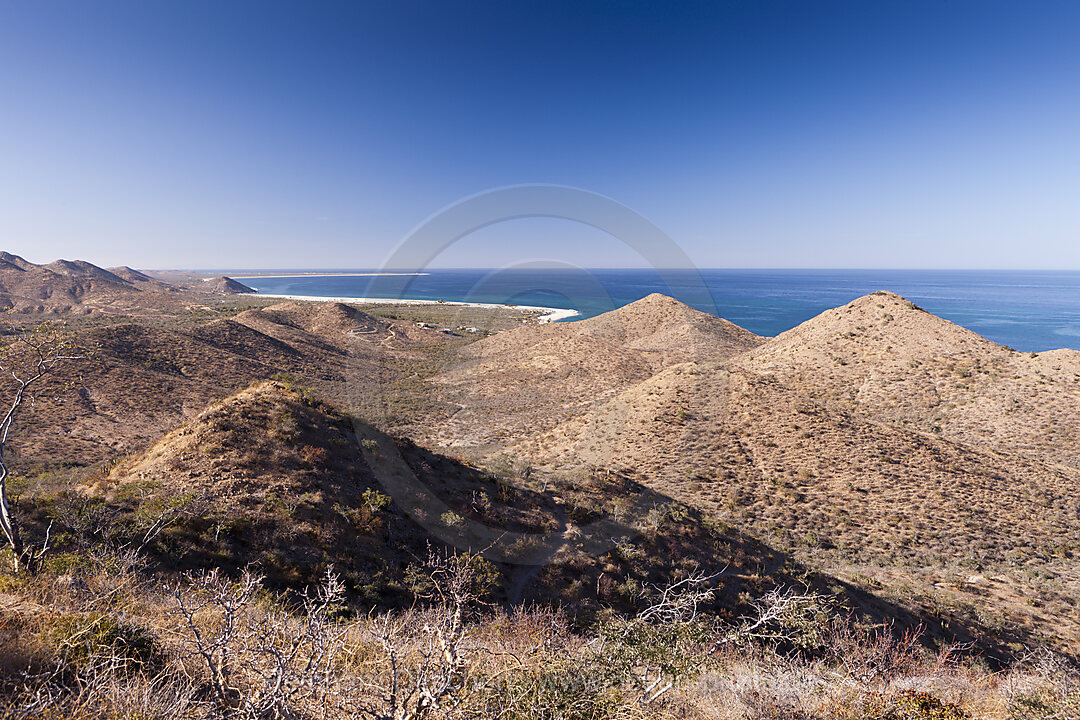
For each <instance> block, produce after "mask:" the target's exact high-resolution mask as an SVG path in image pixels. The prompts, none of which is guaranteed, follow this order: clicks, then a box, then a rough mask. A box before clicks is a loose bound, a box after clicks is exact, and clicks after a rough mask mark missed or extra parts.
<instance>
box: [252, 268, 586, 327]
mask: <svg viewBox="0 0 1080 720" xmlns="http://www.w3.org/2000/svg"><path fill="white" fill-rule="evenodd" d="M290 277H292V276H290ZM245 296H246V297H264V298H275V299H281V300H307V301H311V302H338V303H342V304H344V305H350V304H351V305H439V306H445V305H457V306H459V307H474V308H491V309H500V308H501V309H504V310H521V311H525V312H539V313H542V314H541V315H540V316H539V317H537V318H536V321H537V322H538V323H541V324H546V323H552V322H557V321H559V320H566V319H567V318H572V317H577V316H578V315H580V314H581V313H580V312H578V311H577V310H567V309H565V308H553V307H543V306H541V305H507V304H503V303H482V302H464V301H461V300H414V299H411V298H351V297H330V296H327V295H285V294H279V293H237V294H236V296H235V297H245Z"/></svg>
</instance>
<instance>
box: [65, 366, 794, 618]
mask: <svg viewBox="0 0 1080 720" xmlns="http://www.w3.org/2000/svg"><path fill="white" fill-rule="evenodd" d="M362 438H363V439H362ZM396 454H400V457H401V458H402V460H404V462H405V463H406V464H407V466H408V468H409V469H410V470H411V471H412V472H413V473H415V474H416V476H417V477H418V478H419V479H420V480H421V482H422V483H423V484H424V485H425V486H426V487H428V488H429V489H430V490H431V491H433V492H435V493H436V494H437V495H438V496H439V497H440V498H441V500H442V501H443V502H445V503H446V504H447V505H448V506H449V507H450V508H451V509H452V510H453V511H454V512H456V513H457V514H458V515H459V516H460V518H470V519H472V520H475V521H477V522H481V523H484V524H485V525H487V526H489V527H493V528H499V529H501V530H506V531H510V532H522V533H541V532H544V531H551V530H552V528H553V527H556V528H559V529H561V530H562V531H563V534H564V535H565V537H566V538H567V546H566V547H565V548H564V549H563V551H561V552H560V554H559V555H558V556H557V557H556V562H555V563H554V564H552V565H549V566H548V567H546V568H545V569H544V571H543V572H542V573H539V574H538V573H535V572H532V571H531V569H530V568H515V567H513V566H504V567H503V568H502V570H503V572H504V591H505V592H506V593H510V594H512V595H513V596H515V597H521V596H522V595H523V594H527V595H529V596H531V597H533V598H534V599H535V600H537V601H541V602H546V603H551V602H559V601H567V600H573V601H574V603H575V611H584V610H586V609H590V608H591V609H592V610H599V609H600V608H601V607H604V606H611V605H613V604H614V605H626V604H627V603H632V602H634V601H635V600H636V599H637V598H636V596H634V595H633V594H631V595H627V594H626V593H625V592H620V591H619V589H618V587H617V584H616V583H613V582H608V583H604V582H602V578H603V577H604V575H605V573H606V574H610V575H612V576H614V577H618V578H621V580H620V582H623V581H626V579H627V578H633V579H634V580H635V581H636V582H639V583H641V582H658V581H661V580H662V579H663V578H664V577H668V576H670V573H672V572H673V571H674V568H675V567H676V565H677V564H680V563H681V565H682V566H687V565H689V564H691V563H699V564H701V565H702V566H704V567H721V566H726V567H727V568H728V570H727V572H726V573H725V577H724V580H723V582H722V585H723V587H724V588H725V590H726V592H725V593H724V595H723V598H722V599H721V605H722V606H726V607H731V606H733V605H735V604H736V603H737V602H738V597H739V593H740V592H743V591H744V590H749V589H754V590H756V591H760V590H762V589H763V588H766V587H768V586H770V584H771V583H772V582H773V581H774V579H775V578H768V577H767V576H768V575H770V574H772V573H775V572H776V571H777V570H778V569H779V568H780V567H781V566H782V565H784V562H785V561H784V558H783V557H782V556H781V555H779V554H777V553H775V552H774V551H772V550H770V549H769V548H767V547H766V546H764V545H762V544H760V543H757V542H755V541H753V540H751V539H749V538H746V537H745V536H741V535H740V534H738V533H735V532H733V531H724V530H722V529H717V528H713V529H708V526H707V524H703V523H702V522H701V517H700V515H699V514H698V513H696V511H694V510H692V509H690V508H687V507H685V506H681V505H679V504H678V503H676V502H673V501H672V500H670V499H669V498H666V497H663V496H661V495H658V494H656V493H654V492H650V491H648V490H647V489H645V488H642V487H641V486H639V485H637V484H636V483H634V482H632V481H630V480H629V479H627V478H625V477H620V476H615V475H610V474H601V475H599V476H597V477H594V478H583V479H582V481H581V482H579V483H578V487H570V486H565V487H560V488H559V490H558V497H549V496H548V495H547V494H544V493H540V492H537V491H536V489H534V488H532V487H530V483H529V481H528V480H527V479H525V478H522V477H519V476H516V475H513V474H504V475H501V476H494V475H491V474H488V473H484V472H481V471H478V470H476V469H474V468H472V467H469V466H467V465H464V464H462V463H461V462H459V461H457V460H454V459H452V458H448V457H445V456H441V455H438V454H434V453H431V452H428V451H426V450H424V449H423V448H420V447H417V446H416V445H413V444H411V443H408V442H398V443H395V442H394V441H393V440H391V439H390V438H388V437H386V436H384V435H382V434H380V433H378V432H377V431H375V430H374V429H373V428H370V427H367V426H364V425H362V424H360V425H354V424H353V421H352V420H351V419H350V418H348V417H346V416H344V415H343V414H341V413H340V412H339V411H337V410H336V409H335V408H334V407H333V406H330V405H326V404H324V403H321V402H317V401H312V400H311V399H310V398H306V397H305V396H303V395H302V394H300V393H297V392H296V391H294V390H292V389H290V388H289V387H287V386H286V385H284V384H282V383H278V382H261V383H257V384H255V385H253V386H251V387H249V388H247V389H245V390H243V391H241V392H239V393H236V394H234V395H232V396H230V397H228V398H226V399H224V400H222V401H219V402H216V403H214V404H212V405H211V406H210V407H209V408H207V409H205V410H204V411H203V412H201V413H199V415H197V416H196V417H195V418H194V419H192V420H191V421H189V422H188V423H186V424H184V425H183V426H182V427H180V428H177V429H175V430H173V431H171V432H169V433H168V434H166V435H165V436H164V437H162V438H161V439H159V440H158V441H157V442H155V443H154V444H153V445H151V446H150V447H149V448H148V449H147V450H145V451H144V452H142V453H139V454H137V455H135V456H132V457H130V458H128V459H126V460H124V461H123V462H121V463H119V464H118V465H117V466H116V467H115V468H113V469H112V470H111V472H110V473H109V474H108V475H106V476H104V477H99V478H96V479H94V480H93V481H91V483H90V484H88V485H87V486H86V487H85V488H84V491H85V492H87V493H88V494H90V495H92V496H96V497H99V498H102V499H104V500H105V501H107V502H108V503H110V504H111V505H113V506H115V507H120V508H126V509H129V510H131V511H134V512H135V513H140V512H141V513H144V514H145V513H147V512H150V511H151V510H150V509H151V508H154V507H158V506H160V504H161V503H162V502H163V501H165V502H188V503H190V505H191V508H192V518H191V520H190V521H188V522H186V523H184V524H182V525H181V526H179V527H177V528H174V529H173V530H172V531H171V532H170V533H169V534H168V535H167V537H166V539H165V540H164V541H163V542H162V544H161V545H160V546H159V548H158V552H159V553H162V554H166V555H167V556H168V557H167V558H166V557H165V555H162V560H166V559H167V560H168V561H169V562H170V563H175V564H178V565H179V566H180V567H201V566H218V567H225V568H227V569H236V568H239V567H243V566H245V565H247V564H248V563H252V562H254V563H255V564H256V566H257V567H258V568H259V569H260V571H262V572H266V573H268V575H269V576H270V577H271V579H272V580H273V581H274V582H275V583H281V584H292V585H295V584H296V583H297V582H300V581H306V580H310V579H313V578H315V577H318V575H319V574H320V573H321V572H323V571H324V570H325V568H326V566H327V565H329V564H333V565H334V566H335V569H336V570H338V571H339V572H342V573H343V574H344V575H345V577H346V578H347V579H348V580H349V582H350V585H351V586H352V588H353V589H354V590H355V591H356V592H358V593H361V594H363V595H364V596H365V597H366V598H367V599H368V600H370V601H373V602H378V601H380V600H390V599H393V596H394V595H395V594H401V593H404V592H405V588H404V585H403V583H404V578H405V575H404V572H403V571H404V568H405V567H407V566H408V565H409V564H410V563H412V562H416V558H417V557H420V556H422V555H423V553H424V552H425V549H426V546H427V543H429V542H436V544H437V542H438V541H437V539H436V538H435V537H434V536H432V535H430V534H429V533H428V531H427V530H425V529H424V528H423V527H421V526H419V525H417V524H416V523H415V522H414V521H413V520H411V519H409V518H407V517H406V514H405V513H404V512H403V509H402V508H400V507H398V506H397V504H396V501H390V500H389V498H388V497H384V498H383V500H382V501H380V500H379V496H380V494H381V490H382V488H381V486H380V485H379V481H378V479H377V473H378V472H380V471H381V470H380V468H382V469H383V470H385V469H386V468H387V467H390V465H388V460H387V458H388V457H389V456H390V455H396ZM391 464H392V463H391ZM601 496H602V498H601ZM608 502H612V503H614V504H615V506H617V507H621V508H622V510H621V516H622V519H621V520H620V521H619V522H617V523H613V524H611V527H612V528H614V529H616V530H619V529H621V534H622V535H624V537H622V538H621V540H620V544H621V549H617V548H612V551H611V552H610V553H604V554H602V555H599V556H594V555H591V554H588V553H583V552H580V551H578V550H576V549H575V545H574V538H575V537H579V536H580V530H578V529H577V527H576V525H575V523H581V524H583V525H588V524H589V523H592V522H594V521H595V520H596V519H598V518H602V517H604V516H605V515H607V513H608V508H607V505H606V504H607V503H608ZM620 503H621V504H620ZM433 520H434V521H435V522H445V520H443V519H433ZM455 522H460V519H459V520H458V521H455ZM635 548H636V549H635ZM643 552H644V553H645V556H644V557H642V556H641V553H643ZM789 569H791V568H789ZM583 580H587V582H583Z"/></svg>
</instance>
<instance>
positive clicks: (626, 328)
mask: <svg viewBox="0 0 1080 720" xmlns="http://www.w3.org/2000/svg"><path fill="white" fill-rule="evenodd" d="M761 342H763V338H761V337H759V336H757V335H754V334H753V333H751V332H749V331H747V330H743V329H742V328H740V327H738V326H737V325H734V324H732V323H730V322H728V321H727V320H723V319H721V318H717V317H715V316H713V315H709V314H707V313H703V312H700V311H698V310H694V309H693V308H690V307H688V306H686V305H684V304H682V303H680V302H678V301H677V300H673V299H672V298H669V297H666V296H664V295H658V294H653V295H649V296H648V297H645V298H642V299H641V300H638V301H637V302H634V303H631V304H629V305H627V306H625V307H622V308H619V309H618V310H614V311H612V312H609V313H605V314H603V315H599V316H597V317H594V318H590V319H588V320H582V321H579V322H573V323H554V324H549V325H531V326H525V327H521V328H518V329H515V330H512V331H509V332H503V333H499V334H497V335H493V336H491V337H489V338H485V339H483V340H480V341H478V342H476V343H473V344H472V345H469V346H467V347H465V348H464V349H463V351H462V352H461V354H460V357H459V358H457V360H456V362H455V363H454V365H453V366H452V369H451V370H450V371H449V372H446V373H444V374H443V375H441V376H439V377H437V378H436V379H435V380H436V382H437V383H438V384H440V385H441V386H442V389H443V392H444V393H445V397H446V399H447V400H448V401H449V402H452V403H454V404H456V405H457V406H458V407H460V410H459V412H458V413H457V414H455V415H454V417H453V419H452V420H451V422H450V423H448V424H447V425H446V426H445V427H441V428H439V429H438V434H437V436H432V437H431V439H432V440H433V441H434V442H441V443H444V444H448V445H452V446H461V447H469V448H473V449H479V450H481V451H490V450H492V449H495V448H498V447H499V446H501V445H502V444H503V443H504V442H505V440H506V439H507V438H515V437H524V436H526V435H529V434H532V433H536V432H539V431H542V430H545V429H547V428H550V427H553V426H554V425H556V424H558V423H559V422H562V421H564V420H566V419H569V418H572V417H575V416H577V415H580V414H581V413H583V412H585V411H586V410H588V409H589V408H591V407H593V406H594V405H596V404H598V403H602V402H603V401H605V400H606V399H608V398H610V397H611V396H612V395H614V394H615V393H617V392H619V391H621V390H623V389H625V388H627V387H629V386H631V385H633V384H634V383H636V382H640V381H642V380H644V379H646V378H648V377H650V376H652V375H653V374H655V373H656V372H658V371H660V370H662V369H663V368H665V367H668V366H670V365H673V364H676V363H680V362H685V361H687V360H692V359H703V360H704V359H710V360H712V359H725V358H729V357H732V356H735V355H737V354H739V353H742V352H744V351H746V350H749V349H750V348H753V347H756V346H757V345H759V344H760V343H761Z"/></svg>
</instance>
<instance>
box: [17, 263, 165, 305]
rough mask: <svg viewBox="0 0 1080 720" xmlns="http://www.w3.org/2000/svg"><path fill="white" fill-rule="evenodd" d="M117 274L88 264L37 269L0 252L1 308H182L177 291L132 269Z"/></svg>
mask: <svg viewBox="0 0 1080 720" xmlns="http://www.w3.org/2000/svg"><path fill="white" fill-rule="evenodd" d="M117 271H118V272H112V271H109V270H105V269H102V268H99V267H98V266H96V265H93V264H91V263H88V262H85V261H83V260H56V261H55V262H52V263H49V264H48V265H37V264H35V263H32V262H29V261H27V260H24V259H23V258H21V257H19V256H18V255H13V254H11V253H7V252H3V253H0V306H2V307H4V308H6V309H8V310H10V311H13V312H16V313H20V314H30V315H34V314H50V315H65V314H72V315H98V316H100V315H118V314H136V315H147V314H159V313H161V312H162V311H163V310H167V309H175V308H176V307H178V302H180V301H179V299H178V298H177V297H174V296H176V295H177V290H176V288H174V287H172V286H170V285H168V284H166V283H162V282H159V281H156V280H152V279H151V278H149V277H148V276H146V275H143V274H142V273H139V272H138V271H135V270H132V269H131V268H117Z"/></svg>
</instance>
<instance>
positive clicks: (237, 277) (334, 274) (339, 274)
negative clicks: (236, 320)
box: [229, 271, 431, 280]
mask: <svg viewBox="0 0 1080 720" xmlns="http://www.w3.org/2000/svg"><path fill="white" fill-rule="evenodd" d="M430 274H431V273H426V272H314V271H311V272H290V273H246V274H244V275H229V277H231V278H232V279H233V280H254V279H256V278H291V277H406V276H407V277H413V276H419V275H430Z"/></svg>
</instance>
